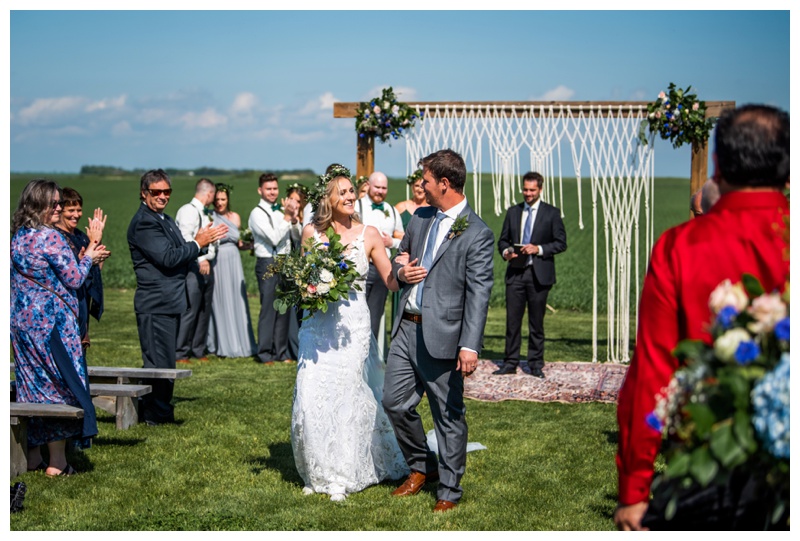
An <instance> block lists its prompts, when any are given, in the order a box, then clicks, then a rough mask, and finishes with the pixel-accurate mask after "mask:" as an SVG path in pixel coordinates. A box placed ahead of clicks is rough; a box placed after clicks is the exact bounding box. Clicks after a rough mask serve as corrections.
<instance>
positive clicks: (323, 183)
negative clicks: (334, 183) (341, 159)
mask: <svg viewBox="0 0 800 541" xmlns="http://www.w3.org/2000/svg"><path fill="white" fill-rule="evenodd" d="M337 177H347V178H350V177H351V174H350V170H349V169H348V168H347V167H344V166H336V167H333V168H332V169H331V170H330V172H329V173H326V174H324V175H320V176H319V180H317V183H316V184H314V186H312V187H311V190H310V191H309V193H308V202H309V203H311V208H312V209H313V211H314V212H316V211H317V209H318V208H319V202H320V201H322V198H323V197H325V190H327V189H328V183H329V182H330V181H331V180H333V179H335V178H337Z"/></svg>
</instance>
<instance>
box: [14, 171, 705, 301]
mask: <svg viewBox="0 0 800 541" xmlns="http://www.w3.org/2000/svg"><path fill="white" fill-rule="evenodd" d="M34 177H35V175H30V174H28V175H21V174H12V175H11V192H10V194H11V201H10V207H11V209H12V211H13V208H14V207H15V205H16V202H17V198H18V197H19V193H20V192H21V191H22V188H23V187H24V185H25V183H27V182H28V181H29V180H30V179H31V178H34ZM47 178H52V179H53V180H55V181H56V182H58V183H59V184H60V185H61V186H70V187H72V188H75V189H76V190H78V191H79V192H80V193H81V195H82V196H83V198H84V211H85V213H84V215H85V216H86V215H87V212H86V211H88V213H91V211H92V209H94V208H95V207H98V206H99V207H101V208H103V210H104V211H105V212H106V214H108V223H107V225H106V228H107V233H106V235H105V242H106V245H107V246H108V247H109V249H110V250H111V251H112V254H113V255H112V257H111V258H109V259H108V261H106V263H105V265H104V267H103V281H104V284H105V285H106V287H109V288H132V287H134V286H135V285H136V280H135V277H134V274H133V269H132V267H131V262H130V255H129V251H128V245H127V241H126V239H125V234H126V231H127V228H128V223H129V222H130V219H131V217H132V216H133V214H134V213H135V212H136V209H137V207H138V205H139V199H138V197H139V196H138V190H139V179H138V177H136V176H134V175H127V176H119V177H101V176H93V175H85V176H81V175H49V176H48V177H47ZM483 178H484V179H489V178H490V176H489V175H488V174H484V175H483ZM212 180H213V181H214V182H225V183H227V184H230V185H232V186H233V187H234V190H233V193H232V195H231V205H232V208H233V209H234V210H235V211H236V212H238V213H239V214H240V215H241V216H242V220H243V222H246V221H247V218H248V216H249V214H250V211H251V210H252V208H253V207H254V206H255V205H256V204H257V203H258V194H257V193H256V188H257V175H256V174H252V175H243V174H242V175H236V176H224V177H215V178H212ZM390 180H391V179H390ZM196 181H197V178H196V177H195V178H192V177H188V176H187V177H176V178H173V189H174V190H175V191H174V192H173V194H172V200H171V202H170V205H169V206H168V207H167V213H168V214H170V215H172V216H173V217H174V215H175V213H176V212H177V210H178V209H179V208H180V206H181V205H183V204H184V203H187V202H188V201H189V200H190V199H191V197H192V195H193V193H194V184H195V182H196ZM300 182H301V183H304V184H310V183H311V182H312V179H310V178H307V179H300ZM288 183H289V182H288V181H286V180H280V181H279V184H280V186H281V189H282V190H283V188H284V187H285V186H286V185H287V184H288ZM582 184H583V188H582V190H583V221H584V225H585V228H584V229H582V230H581V229H580V228H579V227H578V203H577V201H578V199H577V188H576V181H575V179H565V180H564V208H563V209H562V210H563V212H564V214H565V217H564V225H565V227H566V230H567V245H568V248H567V251H566V252H565V253H563V254H560V255H558V256H556V268H557V277H558V283H557V284H556V285H555V286H554V287H553V289H552V291H551V293H550V296H549V304H550V305H551V306H552V307H554V308H555V309H557V310H578V311H583V312H586V311H591V309H592V261H593V258H592V253H593V247H592V245H593V240H592V203H591V190H590V188H589V183H588V182H587V181H586V180H584V181H583V183H582ZM471 191H472V188H471V185H468V187H467V193H468V195H469V193H471ZM403 199H405V183H404V182H403V181H402V180H397V179H393V180H391V182H390V184H389V196H388V201H389V202H390V203H393V204H394V203H397V202H399V201H401V200H403ZM482 200H483V212H482V216H483V219H484V220H485V221H486V223H487V224H488V225H489V227H490V228H491V229H492V231H494V233H495V238H497V236H499V234H500V229H501V227H502V224H503V216H502V215H501V216H495V215H494V213H493V212H492V210H491V208H492V202H493V197H492V187H491V184H490V182H488V180H486V181H485V182H483V184H482ZM518 200H519V201H521V197H520V198H519V199H518ZM654 200H655V203H654V208H655V212H654V214H655V218H654V222H655V223H654V231H655V236H656V238H657V237H658V235H659V234H660V233H661V232H663V231H664V230H665V229H667V228H668V227H671V226H673V225H676V224H678V223H680V222H682V221H684V220H686V219H687V218H688V214H689V212H688V200H689V180H688V179H676V178H659V179H656V183H655V197H654ZM600 205H601V203H598V217H599V218H598V219H600V220H602V209H601V208H600ZM641 223H642V227H644V221H643V220H642V222H641ZM643 235H644V234H643V232H642V233H640V242H641V246H642V247H643V246H644V236H643ZM604 246H605V245H604V235H603V224H602V223H601V224H600V225H599V227H598V250H599V254H600V256H599V258H598V273H599V277H598V280H599V281H598V306H599V310H600V312H604V311H605V306H606V294H605V291H606V286H605V284H606V274H605V248H604ZM642 252H643V251H642ZM640 255H641V258H642V260H644V257H645V256H646V254H645V253H641V254H640ZM494 258H495V287H494V288H493V290H492V301H491V304H492V306H496V307H499V306H504V294H505V293H504V286H503V276H504V273H505V265H506V263H505V262H504V261H503V260H502V258H501V257H500V255H499V253H498V252H496V251H495V254H494ZM242 263H243V265H244V272H245V280H246V281H247V286H248V291H249V292H250V293H251V294H256V293H257V291H258V287H257V285H256V281H255V277H254V268H255V258H254V257H252V256H250V255H249V254H248V253H247V252H243V253H242ZM640 269H641V276H642V277H643V274H644V264H643V263H641V264H640Z"/></svg>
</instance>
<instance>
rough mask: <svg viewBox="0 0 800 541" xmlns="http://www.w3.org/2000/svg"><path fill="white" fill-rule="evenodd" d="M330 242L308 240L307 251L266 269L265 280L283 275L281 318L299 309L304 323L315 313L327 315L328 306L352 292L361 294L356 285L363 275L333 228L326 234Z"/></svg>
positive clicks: (279, 303)
mask: <svg viewBox="0 0 800 541" xmlns="http://www.w3.org/2000/svg"><path fill="white" fill-rule="evenodd" d="M325 234H326V235H327V237H328V242H318V241H316V240H315V239H314V238H313V237H309V238H308V239H306V242H305V244H304V246H305V250H303V251H302V252H299V251H294V252H290V253H289V254H286V255H279V256H277V257H276V258H275V262H274V263H273V264H272V265H270V266H269V267H268V268H267V272H266V273H265V277H270V276H274V275H276V274H279V275H281V277H282V278H283V280H281V281H280V282H279V284H278V286H277V288H276V289H275V301H274V302H273V307H274V308H275V310H277V311H278V312H280V313H281V314H285V313H286V311H287V310H288V309H289V308H290V307H292V306H296V307H297V308H298V310H307V311H308V314H307V315H305V316H304V317H303V319H308V318H309V317H311V315H312V314H313V313H314V312H317V311H322V312H327V311H328V304H330V303H332V302H336V301H339V300H342V299H346V298H348V296H349V295H350V291H351V290H354V289H355V290H359V291H360V290H361V287H360V286H359V285H358V284H356V283H355V281H356V279H357V278H358V277H359V276H360V274H361V272H360V271H362V272H366V269H358V268H356V265H355V263H353V261H351V260H350V259H347V256H346V254H345V247H344V246H343V245H342V243H341V242H340V239H341V237H340V236H339V235H337V234H336V233H335V232H334V230H333V228H332V227H329V228H328V230H327V231H326V232H325Z"/></svg>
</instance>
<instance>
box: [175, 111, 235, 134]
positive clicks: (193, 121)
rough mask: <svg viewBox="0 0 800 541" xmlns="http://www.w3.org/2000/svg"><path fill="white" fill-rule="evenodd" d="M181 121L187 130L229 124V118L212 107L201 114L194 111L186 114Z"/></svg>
mask: <svg viewBox="0 0 800 541" xmlns="http://www.w3.org/2000/svg"><path fill="white" fill-rule="evenodd" d="M180 120H181V123H183V127H184V128H185V129H191V128H214V127H217V126H224V125H225V124H227V123H228V118H227V117H226V116H224V115H221V114H219V113H218V112H216V111H215V110H214V109H213V108H211V107H209V108H208V109H206V110H205V111H203V112H201V113H197V112H194V111H189V112H188V113H184V114H183V116H181V118H180Z"/></svg>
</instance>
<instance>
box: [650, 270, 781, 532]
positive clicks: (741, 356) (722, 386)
mask: <svg viewBox="0 0 800 541" xmlns="http://www.w3.org/2000/svg"><path fill="white" fill-rule="evenodd" d="M709 308H710V309H711V311H712V313H713V314H714V318H715V319H714V321H713V323H712V324H711V334H712V336H713V339H714V342H713V345H711V346H709V345H706V344H704V343H703V342H701V341H694V340H684V341H682V342H681V343H680V344H679V345H678V347H677V348H676V350H675V352H674V353H675V356H676V357H677V358H678V359H679V360H681V362H682V367H681V368H680V369H679V370H677V371H676V372H675V375H674V377H673V379H672V381H671V382H670V384H669V386H668V387H667V388H665V389H664V390H662V394H661V396H660V397H659V399H658V401H657V403H656V408H655V411H654V412H653V413H652V414H650V416H649V417H648V420H647V421H648V424H649V425H650V426H651V427H652V428H654V429H655V430H659V431H662V433H663V434H664V435H665V437H666V439H665V445H664V448H663V451H664V456H665V459H666V461H667V466H666V469H665V471H664V472H663V473H662V474H660V475H659V476H658V477H657V478H656V480H655V482H654V483H653V487H654V490H655V488H656V487H658V486H659V485H662V486H663V487H666V488H665V490H666V491H669V492H668V493H666V497H668V498H669V501H668V504H667V506H666V517H665V518H666V519H667V520H669V519H671V518H672V516H673V515H674V513H675V510H676V506H677V499H678V491H679V490H681V489H684V490H685V489H688V488H689V487H691V486H693V485H694V484H695V483H696V484H698V485H699V486H701V487H708V486H710V485H711V484H712V483H716V485H718V486H723V485H724V484H725V483H726V482H727V481H728V479H730V476H731V475H732V474H733V473H734V472H735V471H738V472H741V473H746V474H748V475H751V476H754V478H756V479H758V481H759V482H761V483H763V484H764V485H765V486H768V487H769V494H764V495H763V497H764V498H772V501H770V502H769V505H770V506H771V509H772V514H771V520H772V522H775V521H777V520H778V518H779V517H780V516H781V515H782V514H783V513H785V512H788V505H789V283H788V282H787V283H786V286H785V290H784V292H783V294H780V293H779V292H769V293H766V292H764V290H763V288H762V286H761V284H760V283H759V281H758V279H757V278H755V277H754V276H752V275H744V276H743V279H742V281H741V282H739V283H736V284H732V283H731V282H730V280H726V281H724V282H722V283H721V284H720V285H719V286H718V287H717V288H716V289H715V290H714V291H713V293H712V294H711V297H710V299H709Z"/></svg>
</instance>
